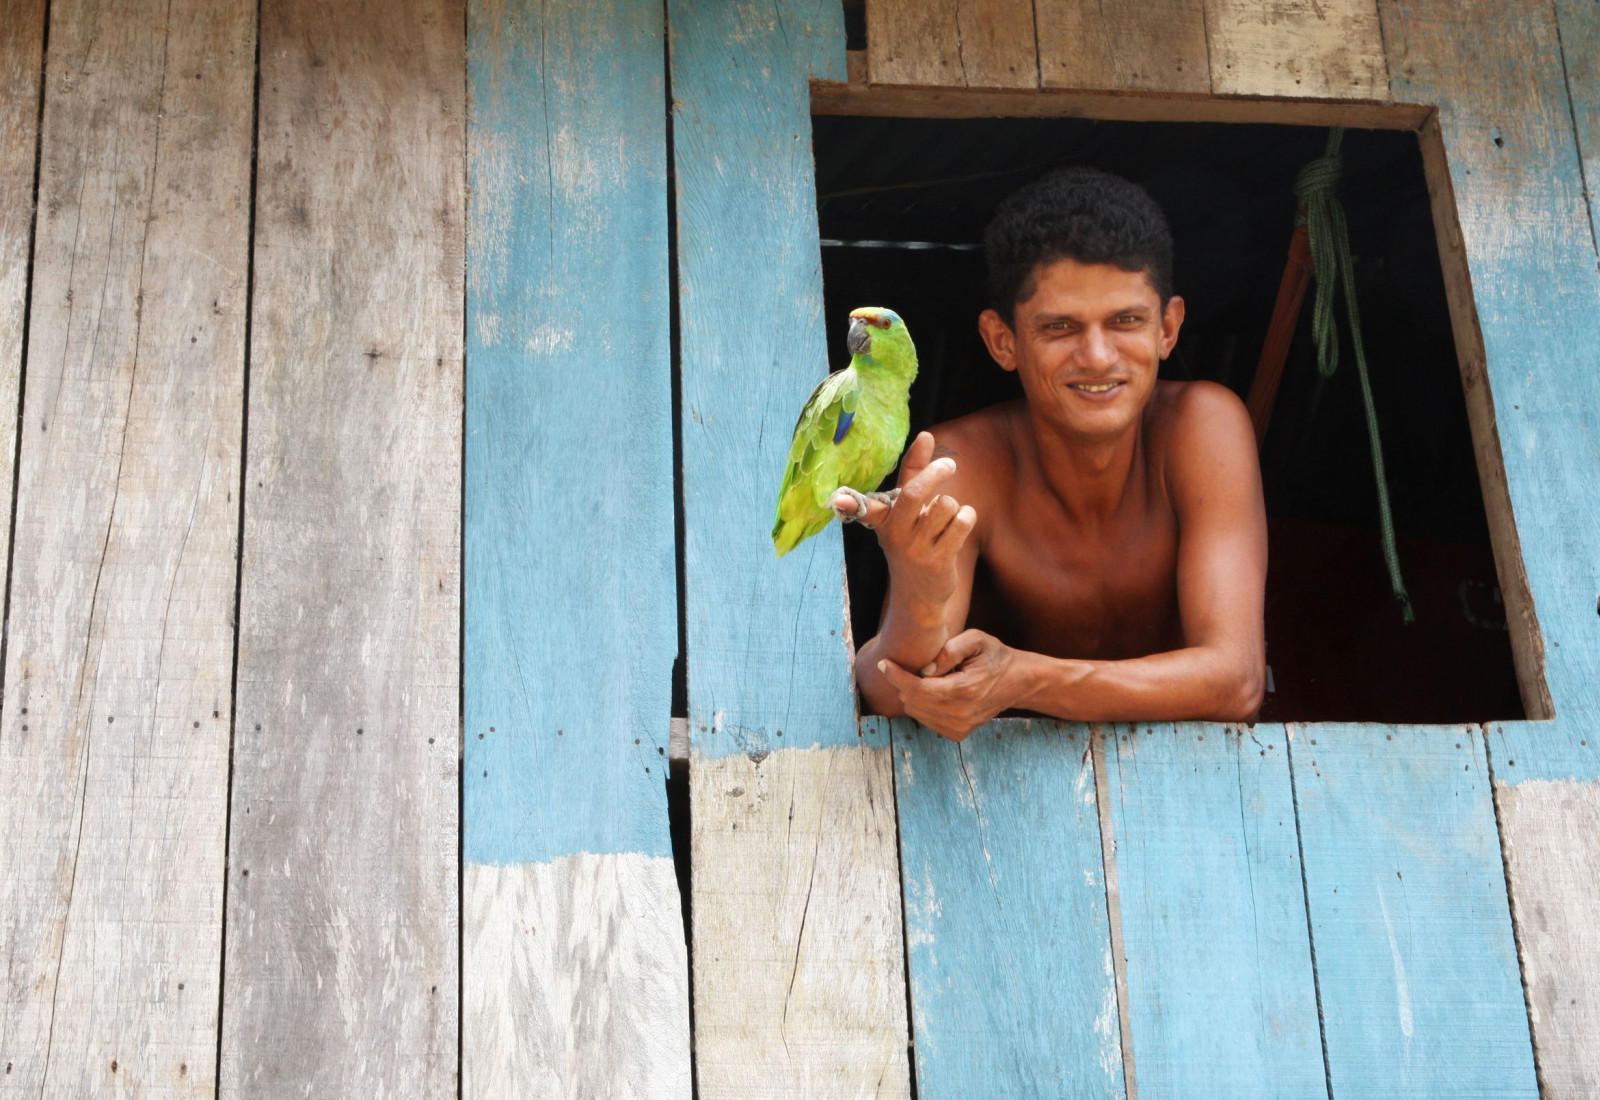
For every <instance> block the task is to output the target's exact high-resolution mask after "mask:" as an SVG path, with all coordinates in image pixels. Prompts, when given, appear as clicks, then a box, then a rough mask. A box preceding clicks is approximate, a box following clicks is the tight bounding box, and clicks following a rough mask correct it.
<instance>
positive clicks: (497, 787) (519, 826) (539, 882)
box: [462, 0, 690, 1100]
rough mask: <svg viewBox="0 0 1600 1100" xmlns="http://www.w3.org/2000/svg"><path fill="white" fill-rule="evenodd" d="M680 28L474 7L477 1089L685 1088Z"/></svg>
mask: <svg viewBox="0 0 1600 1100" xmlns="http://www.w3.org/2000/svg"><path fill="white" fill-rule="evenodd" d="M661 36H662V9H661V5H660V4H659V3H651V2H629V3H621V4H611V5H589V4H580V3H565V4H554V5H551V4H545V5H537V4H532V3H520V2H517V3H499V2H495V0H485V2H476V3H472V4H471V5H470V6H469V10H468V79H469V87H470V93H471V97H472V104H473V125H472V128H471V131H470V133H469V143H468V171H469V177H468V183H469V190H470V194H471V200H470V202H469V206H468V215H469V216H468V234H467V236H468V253H467V271H468V284H467V358H468V372H467V448H466V493H467V496H466V523H465V540H466V546H465V568H466V638H465V646H466V648H465V675H466V682H465V699H466V723H467V729H468V730H469V731H471V733H472V735H471V736H469V737H468V739H467V742H466V748H465V764H464V766H465V778H464V781H463V782H464V787H465V790H464V809H465V820H464V824H463V853H464V858H465V860H466V861H467V867H466V872H465V873H466V883H467V885H466V889H467V899H466V908H465V914H466V915H465V922H466V927H465V928H464V930H463V936H464V942H465V949H464V952H463V977H464V1008H463V1011H464V1017H463V1035H464V1036H466V1037H469V1038H468V1039H467V1041H466V1042H465V1044H464V1049H463V1066H462V1073H463V1081H464V1086H465V1088H464V1091H465V1094H466V1095H469V1096H485V1097H487V1096H522V1095H540V1096H573V1097H587V1096H639V1097H663V1098H666V1097H683V1098H685V1100H687V1097H688V1095H689V1085H690V1082H689V1003H688V979H689V972H688V959H687V945H686V939H685V929H684V924H683V913H682V909H681V905H680V899H679V895H678V883H677V879H676V877H675V876H674V875H673V873H672V860H671V854H672V845H671V839H670V837H669V835H668V830H667V805H666V786H665V780H666V775H667V760H666V757H665V751H666V739H667V734H668V729H669V726H668V716H669V714H670V712H671V701H672V700H671V682H672V662H673V658H674V656H675V655H676V653H677V647H678V631H677V601H676V598H675V596H676V594H675V587H676V579H675V564H674V545H673V538H674V536H673V483H672V482H673V475H672V462H673V456H672V440H673V426H672V352H671V347H670V345H669V334H670V325H671V319H670V316H669V309H670V302H669V294H668V282H667V163H666V121H665V114H664V105H665V103H666V89H665V74H664V60H663V58H664V55H663V50H662V41H661ZM602 454H603V455H604V458H603V459H601V460H597V459H599V458H600V456H601V455H602ZM552 685H564V686H563V687H561V688H560V689H555V688H553V687H552ZM530 795H532V797H530ZM578 853H585V854H581V855H580V854H578Z"/></svg>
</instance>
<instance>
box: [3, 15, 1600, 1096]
mask: <svg viewBox="0 0 1600 1100" xmlns="http://www.w3.org/2000/svg"><path fill="white" fill-rule="evenodd" d="M865 14H866V30H867V49H866V50H865V51H864V52H861V53H857V54H853V55H848V56H847V51H846V48H845V46H846V43H845V29H844V26H845V22H844V18H843V15H844V13H843V11H842V9H841V6H840V5H839V4H838V3H836V2H834V0H728V2H715V3H713V2H711V0H670V2H669V3H667V4H666V5H665V6H663V5H661V4H651V3H645V2H642V0H641V2H634V0H617V2H616V3H612V4H607V5H599V4H584V3H580V2H578V0H564V2H560V3H549V4H543V5H534V4H530V3H523V2H521V0H470V2H467V3H463V2H460V0H425V2H418V3H410V4H405V5H391V4H382V3H379V2H377V0H336V2H334V3H311V2H309V0H259V3H256V2H252V0H239V2H226V3H214V2H201V0H172V2H171V3H167V4H155V3H153V2H151V0H135V2H130V3H123V4H116V5H112V4H106V3H96V2H93V0H51V2H50V3H48V4H47V3H46V0H0V516H8V517H11V518H10V522H9V523H0V562H4V563H5V564H4V570H5V578H4V582H3V586H0V587H3V589H4V592H5V599H6V608H5V631H4V640H3V642H0V650H3V652H0V676H3V683H0V837H3V838H4V843H0V1097H9V1096H13V1095H15V1096H19V1097H20V1096H28V1097H35V1096H62V1097H67V1096H71V1097H80V1096H101V1095H105V1096H139V1097H167V1096H173V1097H179V1096H181V1097H189V1096H214V1095H217V1094H218V1093H224V1094H227V1095H230V1096H262V1097H278V1096H288V1095H313V1096H377V1097H384V1096H408V1097H409V1096H430V1097H431V1096H440V1097H443V1096H450V1095H456V1094H457V1093H458V1092H459V1093H460V1094H463V1095H467V1096H474V1097H498V1096H525V1095H526V1096H533V1095H538V1096H595V1095H614V1096H642V1097H686V1096H688V1095H690V1092H691V1088H692V1087H697V1088H698V1094H699V1095H700V1096H702V1097H707V1098H710V1097H724V1096H726V1097H741V1098H742V1097H752V1096H775V1097H776V1096H783V1097H801V1096H806V1097H832V1096H865V1095H871V1096H884V1097H908V1096H910V1095H911V1094H912V1092H913V1088H914V1089H915V1092H916V1094H917V1095H919V1096H922V1097H957V1096H969V1095H1051V1094H1057V1093H1060V1092H1062V1091H1066V1092H1070V1093H1071V1094H1073V1095H1080V1094H1081V1095H1102V1096H1129V1097H1131V1096H1135V1095H1143V1096H1145V1097H1151V1096H1162V1095H1170V1096H1184V1097H1193V1096H1217V1097H1237V1096H1253V1095H1269V1094H1271V1095H1294V1096H1303V1095H1322V1094H1324V1093H1326V1094H1328V1095H1330V1096H1344V1097H1352V1098H1354V1097H1367V1096H1377V1095H1397V1096H1437V1095H1485V1096H1491V1095H1492V1096H1514V1095H1533V1094H1534V1093H1536V1092H1538V1091H1541V1090H1542V1091H1543V1093H1544V1094H1545V1095H1547V1096H1582V1095H1588V1094H1591V1093H1593V1092H1594V1091H1595V1090H1597V1089H1600V993H1597V992H1596V990H1597V989H1600V983H1597V982H1596V981H1595V980H1594V976H1595V975H1596V973H1600V938H1597V937H1596V936H1595V935H1594V934H1593V932H1592V930H1591V926H1592V924H1593V914H1594V913H1595V912H1596V911H1597V910H1600V890H1597V887H1596V885H1595V883H1596V882H1597V881H1600V740H1597V741H1596V744H1595V745H1593V746H1591V745H1590V744H1589V742H1590V740H1593V739H1595V737H1596V735H1600V718H1597V715H1600V687H1597V686H1596V685H1597V684H1600V617H1597V614H1596V613H1597V611H1600V508H1597V507H1596V506H1595V504H1594V503H1593V501H1594V499H1595V497H1594V493H1593V488H1592V487H1593V485H1594V484H1595V483H1596V482H1597V480H1600V442H1597V438H1596V436H1595V433H1594V431H1593V429H1592V427H1591V421H1592V420H1593V418H1594V415H1595V410H1597V409H1600V372H1597V371H1596V367H1597V366H1600V364H1597V363H1596V361H1595V360H1596V359H1600V320H1596V317H1597V316H1600V272H1597V255H1596V243H1595V226H1596V224H1597V223H1600V211H1597V210H1596V204H1600V199H1597V198H1596V197H1595V196H1596V190H1595V187H1596V184H1595V179H1596V176H1597V174H1600V126H1597V124H1596V121H1595V120H1596V119H1597V118H1600V113H1597V112H1600V66H1597V65H1596V63H1595V59H1596V58H1597V57H1600V9H1597V8H1596V7H1595V5H1594V4H1593V3H1591V2H1589V0H1555V2H1553V3H1552V2H1546V3H1537V4H1531V5H1522V4H1519V5H1511V4H1506V3H1503V2H1495V0H1450V2H1448V3H1447V2H1445V0H1365V2H1362V0H1319V2H1311V0H1304V2H1301V0H1272V2H1268V0H1161V2H1149V0H1142V2H1139V0H1103V2H1101V3H1097V4H1088V3H1085V2H1083V0H1035V2H1033V3H1028V2H1026V0H933V2H927V3H914V2H910V0H866V4H865ZM817 111H820V112H836V113H868V114H882V115H928V116H963V117H982V116H990V115H1006V114H1032V115H1073V116H1089V117H1103V118H1123V119H1167V120H1175V121H1182V120H1191V119H1192V120H1211V121H1230V120H1238V121H1244V120H1250V121H1272V120H1278V121H1286V122H1287V121H1293V122H1298V123H1304V124H1314V125H1315V124H1325V125H1349V126H1381V127H1387V128H1397V129H1410V130H1415V131H1417V133H1418V135H1419V140H1420V141H1421V142H1422V144H1423V152H1424V157H1425V161H1426V164H1427V168H1428V172H1429V182H1430V186H1431V188H1432V189H1433V192H1434V197H1435V215H1436V225H1437V228H1438V231H1439V237H1440V244H1441V254H1442V257H1443V261H1444V264H1445V274H1446V280H1447V284H1448V285H1449V288H1450V293H1451V305H1452V310H1453V316H1454V319H1455V322H1456V330H1457V342H1458V351H1459V354H1460V358H1461V362H1462V372H1463V386H1464V393H1465V394H1466V399H1467V403H1468V407H1469V411H1470V412H1471V415H1472V417H1473V423H1474V432H1475V438H1476V444H1477V451H1478V457H1479V463H1480V476H1481V478H1482V480H1483V482H1484V485H1485V493H1486V497H1487V503H1488V509H1489V513H1490V515H1491V520H1492V526H1493V535H1494V539H1495V548H1496V554H1497V558H1498V560H1499V562H1500V569H1501V579H1502V587H1503V588H1504V589H1505V592H1506V598H1507V601H1508V608H1509V610H1510V612H1511V615H1512V618H1513V621H1514V622H1515V623H1516V625H1517V628H1518V629H1517V630H1516V632H1515V639H1516V657H1517V664H1518V671H1519V681H1520V683H1521V684H1522V688H1523V694H1524V699H1525V702H1526V703H1527V707H1528V711H1529V715H1530V720H1528V721H1524V722H1516V723H1511V722H1508V723H1504V724H1503V725H1502V724H1498V723H1497V724H1495V725H1494V726H1493V727H1492V728H1481V727H1464V728H1455V727H1426V728H1419V727H1378V726H1340V727H1331V726H1308V727H1300V728H1294V727H1284V726H1274V727H1267V726H1257V727H1244V728H1239V727H1226V726H1220V725H1210V724H1189V723H1178V724H1173V723H1167V724H1161V725H1138V726H1132V725H1130V726H1115V727H1113V726H1106V727H1103V728H1101V727H1086V726H1073V725H1065V724H1059V723H1051V722H1037V721H1036V722H1031V723H1030V722H1023V721H1017V720H1008V721H1003V722H997V723H994V724H992V725H990V726H988V727H985V728H984V729H982V730H980V731H978V732H977V733H975V734H974V735H973V737H972V738H970V739H969V740H968V741H967V742H966V743H965V744H963V745H960V746H956V745H952V744H950V743H948V742H946V741H944V740H942V739H940V738H937V737H935V736H934V735H931V734H929V733H927V732H926V731H923V730H920V729H918V728H917V727H916V726H915V724H914V723H907V722H892V723H891V722H885V721H880V720H877V719H871V718H868V719H865V720H863V719H860V718H859V717H858V715H857V712H856V703H855V698H854V693H853V690H852V683H851V672H850V667H851V666H850V661H851V655H852V650H851V645H852V641H851V631H850V624H849V623H848V621H847V619H846V615H845V601H844V595H843V572H842V570H843V563H842V554H841V549H840V543H839V539H838V536H837V535H835V534H833V533H832V532H829V533H827V534H825V535H824V536H822V537H819V538H818V539H815V540H813V541H812V542H810V543H808V544H807V546H806V547H805V548H803V551H802V552H801V553H797V554H794V555H791V556H789V557H788V558H786V559H784V561H782V562H776V561H774V560H773V559H772V557H771V555H770V551H769V550H768V542H767V538H766V526H767V522H768V520H767V517H768V515H769V514H770V513H769V509H770V506H771V501H770V492H771V489H772V486H773V485H775V484H776V470H777V464H778V463H780V462H781V458H782V454H783V452H784V450H785V447H786V442H787V439H786V435H787V428H788V425H789V424H790V423H791V422H792V417H793V415H794V410H795V409H796V408H798V407H799V404H800V403H801V402H802V401H803V400H804V398H805V395H806V393H807V392H809V390H810V388H811V387H812V385H814V383H815V381H816V380H817V379H818V378H819V377H820V376H821V374H822V373H823V371H824V370H825V369H826V362H827V360H828V358H829V356H830V354H831V353H833V352H835V351H836V350H837V349H828V348H826V347H825V346H824V340H823V331H824V328H823V324H822V318H821V316H820V309H821V292H820V290H821V288H820V262H819V252H818V242H817V232H816V223H815V218H814V214H813V210H814V205H813V204H814V186H813V182H812V174H811V173H812V168H811V156H810V133H811V131H810V126H811V123H810V118H811V114H812V112H817ZM753 319H758V320H759V323H755V321H754V320H753ZM680 644H682V645H683V646H684V647H685V649H684V652H683V653H681V654H680V653H679V647H680ZM675 659H681V660H683V661H684V662H685V663H686V673H687V675H686V679H687V709H688V727H689V732H690V741H691V748H690V749H689V752H688V767H689V769H690V780H691V789H692V814H693V816H692V824H691V828H690V852H689V853H688V854H689V856H690V862H691V871H692V877H693V895H692V898H691V899H690V900H691V902H692V914H693V916H692V933H693V935H692V942H691V938H690V936H689V935H688V932H689V931H690V929H688V928H686V926H685V924H684V917H683V912H684V911H683V909H682V907H681V902H682V900H683V899H681V898H680V897H679V896H678V888H677V882H676V879H675V877H674V875H673V858H672V857H673V854H674V853H673V849H672V844H671V840H670V838H669V836H668V831H667V805H666V793H665V785H664V781H665V779H666V768H667V759H666V751H667V739H668V730H669V722H670V710H671V702H672V696H671V684H672V676H673V663H674V660H675ZM678 855H679V856H680V858H681V857H682V856H683V855H684V853H683V852H682V851H680V852H679V853H678ZM691 946H692V959H693V968H692V974H691V971H690V966H689V960H690V954H691V953H690V948H691ZM908 994H909V995H908ZM691 1003H692V1007H693V1020H694V1029H693V1032H692V1034H691V1030H690V1026H689V1025H690V1008H691ZM691 1057H692V1059H693V1062H692V1070H691ZM691 1072H692V1074H693V1081H691ZM913 1082H914V1084H913Z"/></svg>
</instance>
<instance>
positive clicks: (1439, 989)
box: [1290, 725, 1538, 1097]
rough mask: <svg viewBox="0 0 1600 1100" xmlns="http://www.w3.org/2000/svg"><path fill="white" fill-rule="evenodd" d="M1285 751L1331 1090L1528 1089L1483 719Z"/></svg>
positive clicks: (1299, 739) (1323, 740) (1375, 729)
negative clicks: (1295, 808) (1295, 806)
mask: <svg viewBox="0 0 1600 1100" xmlns="http://www.w3.org/2000/svg"><path fill="white" fill-rule="evenodd" d="M1290 751H1291V766H1292V767H1293V769H1294V777H1295V791H1296V798H1297V804H1298V810H1299V821H1300V838H1301V845H1302V852H1303V855H1304V861H1305V883H1306V897H1307V901H1308V905H1309V912H1310V917H1311V940H1312V943H1313V945H1314V947H1315V950H1316V965H1317V980H1318V986H1319V989H1320V991H1321V996H1322V1012H1323V1021H1324V1029H1325V1038H1326V1043H1327V1056H1328V1077H1329V1081H1330V1083H1331V1085H1332V1089H1333V1095H1334V1096H1335V1097H1339V1096H1348V1097H1358V1096H1360V1097H1364V1096H1395V1097H1433V1096H1460V1097H1490V1096H1493V1097H1507V1096H1528V1097H1534V1096H1537V1095H1538V1086H1537V1082H1536V1080H1535V1077H1534V1068H1533V1049H1532V1044H1531V1042H1530V1038H1529V1033H1528V1017H1527V1014H1526V1010H1525V1007H1524V1003H1523V997H1522V986H1521V983H1520V978H1519V974H1518V970H1517V957H1516V944H1515V941H1514V938H1513V936H1512V929H1511V914H1510V910H1509V908H1508V903H1507V899H1506V885H1505V876H1504V873H1503V871H1502V867H1501V863H1500V846H1499V843H1498V837H1497V834H1496V827H1495V816H1494V806H1493V803H1492V802H1491V799H1490V789H1489V772H1488V767H1487V761H1486V759H1485V756H1484V746H1483V742H1482V733H1481V731H1480V730H1479V729H1478V728H1477V727H1474V726H1469V727H1459V728H1452V727H1448V726H1446V727H1433V726H1429V727H1420V726H1411V727H1406V728H1395V727H1385V726H1379V725H1363V726H1331V725H1330V726H1320V725H1319V726H1308V727H1305V728H1303V729H1300V730H1293V731H1292V732H1291V742H1290Z"/></svg>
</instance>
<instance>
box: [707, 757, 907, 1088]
mask: <svg viewBox="0 0 1600 1100" xmlns="http://www.w3.org/2000/svg"><path fill="white" fill-rule="evenodd" d="M890 768H891V765H890V760H889V750H888V747H887V746H886V745H885V744H884V738H883V737H882V736H881V735H878V736H873V737H870V738H868V737H863V738H861V739H860V740H859V741H858V744H857V745H856V746H854V747H850V748H827V749H780V750H778V751H776V752H773V753H770V754H760V753H757V754H752V755H743V754H739V755H734V756H724V757H711V756H705V755H701V754H699V753H698V752H697V753H696V754H695V756H694V757H693V760H692V761H691V764H690V770H689V784H690V798H691V801H692V804H693V806H694V833H693V841H692V861H693V868H694V944H695V950H694V1005H695V1023H694V1028H695V1055H696V1063H695V1066H696V1079H697V1083H698V1085H699V1093H698V1094H699V1096H701V1097H702V1098H704V1100H723V1098H730V1100H763V1098H768V1097H770V1098H773V1100H779V1098H791V1097H793V1098H800V1097H817V1098H819V1100H820V1098H824V1097H882V1098H885V1100H889V1098H896V1097H898V1098H905V1097H909V1095H910V1082H909V1079H908V1073H909V1069H908V1061H907V1057H906V1018H905V1012H906V996H905V993H906V991H905V965H904V955H903V953H902V948H901V922H900V878H899V875H898V873H897V872H898V868H897V866H896V864H895V860H894V847H895V804H894V781H893V777H892V775H891V774H890ZM886 852H887V853H888V858H887V859H886V858H885V853H886ZM925 1090H926V1086H924V1092H923V1093H922V1095H924V1096H929V1095H934V1094H932V1093H928V1092H927V1091H925Z"/></svg>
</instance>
